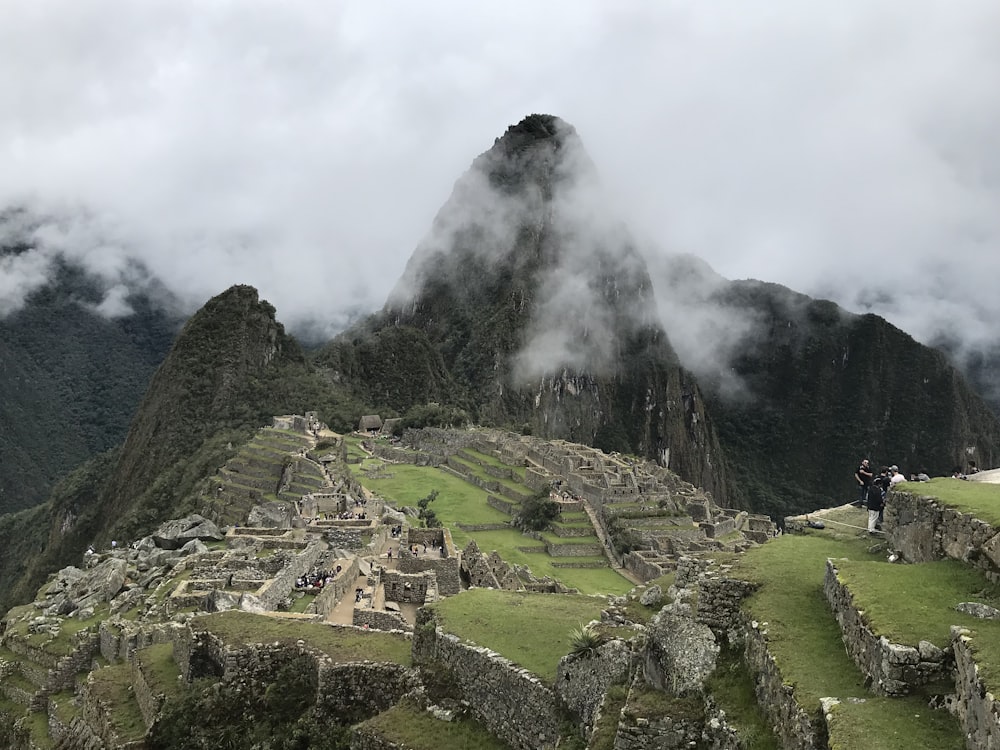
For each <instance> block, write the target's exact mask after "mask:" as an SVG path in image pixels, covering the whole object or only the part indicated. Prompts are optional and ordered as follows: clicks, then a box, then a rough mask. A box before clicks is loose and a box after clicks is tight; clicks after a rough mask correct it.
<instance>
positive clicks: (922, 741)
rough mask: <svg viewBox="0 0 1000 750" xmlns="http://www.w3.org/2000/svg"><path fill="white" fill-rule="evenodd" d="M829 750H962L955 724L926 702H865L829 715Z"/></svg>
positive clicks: (914, 699) (844, 705) (836, 709)
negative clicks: (858, 749) (862, 749)
mask: <svg viewBox="0 0 1000 750" xmlns="http://www.w3.org/2000/svg"><path fill="white" fill-rule="evenodd" d="M829 727H830V750H856V749H857V748H864V749H865V750H963V748H965V740H964V737H963V736H962V730H961V727H960V726H959V723H958V720H957V719H956V718H955V717H953V716H952V715H951V714H949V713H948V712H947V711H945V710H944V709H940V710H937V711H934V710H931V709H929V708H928V707H927V701H926V699H921V698H918V697H916V696H914V697H910V698H868V700H866V701H865V702H864V703H847V702H844V703H841V704H840V705H838V706H835V707H834V708H833V710H832V711H831V712H830V722H829Z"/></svg>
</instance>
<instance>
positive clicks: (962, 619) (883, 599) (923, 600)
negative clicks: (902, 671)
mask: <svg viewBox="0 0 1000 750" xmlns="http://www.w3.org/2000/svg"><path fill="white" fill-rule="evenodd" d="M834 564H835V565H836V566H837V570H838V572H839V574H840V580H841V581H842V582H843V583H844V584H845V585H846V586H847V588H848V590H849V591H850V592H851V595H852V596H853V597H854V604H855V606H856V607H857V608H858V609H860V610H864V612H865V616H866V619H867V621H868V623H869V625H871V627H872V630H873V631H874V632H875V633H877V634H878V635H884V636H885V637H886V638H888V639H889V640H890V641H893V642H894V643H903V644H907V645H910V646H916V645H917V644H918V643H919V642H920V641H921V640H928V641H930V642H931V643H933V644H935V645H936V646H937V647H938V648H946V647H947V646H948V644H949V642H950V641H951V626H952V625H962V626H964V627H969V628H972V627H976V626H977V625H978V624H979V623H981V622H982V620H980V619H977V618H975V617H972V616H970V615H965V614H962V613H961V612H956V611H955V605H956V604H958V603H959V602H965V601H975V602H982V603H985V604H989V605H991V606H994V607H995V606H997V605H998V604H1000V588H998V587H997V586H996V585H995V584H990V583H989V582H988V581H987V580H986V579H985V578H984V577H983V576H982V575H980V574H979V573H978V572H977V571H975V570H973V569H971V568H969V567H968V566H966V565H962V564H961V563H959V562H957V561H955V560H941V561H938V562H930V563H918V564H915V565H892V564H890V563H886V562H860V561H853V560H835V561H834ZM998 666H1000V665H998Z"/></svg>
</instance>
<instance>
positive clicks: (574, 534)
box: [552, 524, 594, 539]
mask: <svg viewBox="0 0 1000 750" xmlns="http://www.w3.org/2000/svg"><path fill="white" fill-rule="evenodd" d="M552 533H553V534H555V535H556V536H558V537H564V538H567V539H573V538H578V537H584V536H593V535H594V527H593V526H559V525H558V524H557V525H555V526H553V527H552Z"/></svg>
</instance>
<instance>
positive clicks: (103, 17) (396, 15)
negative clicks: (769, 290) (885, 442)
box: [0, 0, 1000, 350]
mask: <svg viewBox="0 0 1000 750" xmlns="http://www.w3.org/2000/svg"><path fill="white" fill-rule="evenodd" d="M8 6H9V7H6V8H5V9H4V23H3V24H0V47H2V48H3V49H4V55H3V56H2V57H0V101H3V102H4V104H5V108H4V110H5V111H4V117H3V118H0V207H3V206H11V205H22V206H26V207H28V208H30V209H31V211H32V212H33V214H34V215H36V216H40V217H48V218H47V219H46V221H48V225H47V226H46V227H42V228H39V229H38V231H37V232H36V235H35V238H34V241H35V250H33V251H31V252H27V253H21V254H20V255H17V256H13V257H11V256H7V257H5V258H4V259H3V261H0V262H2V263H3V267H2V268H0V272H2V273H0V314H3V313H5V312H9V311H10V310H12V309H15V308H16V307H17V306H18V305H19V304H21V301H22V300H23V298H24V295H25V294H26V293H27V292H28V291H30V289H31V288H33V287H35V286H37V285H38V284H40V283H43V282H42V279H44V278H45V276H46V274H47V273H48V272H49V271H50V269H51V261H52V259H53V258H54V257H56V256H57V255H59V254H65V255H67V256H69V257H71V258H72V259H74V260H75V261H76V262H79V263H82V264H84V265H85V266H87V267H88V268H90V269H91V270H93V271H94V272H95V273H98V274H100V275H101V277H102V278H104V279H105V280H106V287H107V289H108V290H109V295H110V296H109V298H108V301H107V302H106V304H107V308H108V309H113V308H115V299H118V300H121V299H122V296H121V291H120V288H121V285H125V286H129V285H131V284H133V283H136V278H137V276H136V273H135V268H136V267H137V264H141V265H142V266H144V267H145V268H147V269H148V271H149V273H150V274H151V275H152V276H153V277H155V278H157V279H160V280H162V282H163V284H164V285H165V286H166V287H167V288H168V289H169V290H171V291H172V292H173V293H175V294H176V295H178V296H179V298H180V299H181V300H182V302H183V304H184V305H185V306H186V307H187V309H189V310H192V309H194V308H195V307H196V306H198V305H200V304H201V303H202V302H204V301H205V300H206V299H207V298H208V297H209V296H211V295H213V294H217V293H218V292H220V291H221V290H223V289H225V288H226V287H228V286H230V285H231V284H234V283H251V284H254V285H255V286H257V287H258V288H259V289H260V290H261V292H262V295H263V296H264V297H265V298H267V299H268V300H269V301H271V302H272V303H273V304H275V306H276V307H277V308H278V315H279V317H280V318H281V319H282V320H283V321H284V322H286V323H287V324H289V325H290V327H291V328H292V329H293V330H302V331H304V330H309V331H312V332H313V333H314V334H315V335H323V334H329V333H331V332H332V331H334V330H336V329H337V328H339V327H341V326H343V325H344V324H345V322H346V321H348V320H350V319H351V318H352V317H355V316H357V315H358V313H359V311H362V310H372V309H375V308H377V307H379V306H381V304H382V303H383V302H384V300H385V299H386V296H387V295H388V293H389V292H390V290H391V289H392V288H393V287H394V285H395V284H396V282H397V280H398V279H399V278H400V277H401V275H402V274H403V270H404V267H405V264H406V261H407V258H408V257H409V255H410V254H411V252H412V251H413V249H414V248H415V247H416V246H417V243H418V241H419V239H420V238H421V237H424V236H425V235H426V234H427V231H428V227H429V226H430V224H431V218H432V217H433V216H434V215H435V212H436V211H437V209H438V207H439V206H440V205H441V204H442V203H443V202H444V201H445V200H446V199H447V197H448V195H449V194H450V192H451V189H452V185H453V183H454V181H455V179H456V178H457V177H458V176H459V175H461V174H462V173H463V172H464V171H465V170H466V169H467V167H468V164H469V162H470V160H471V158H472V157H473V156H474V155H475V154H477V153H480V152H482V151H484V150H485V149H486V148H487V147H488V146H489V145H490V144H491V143H492V140H493V138H494V137H496V136H497V135H499V134H500V133H501V132H502V131H503V129H504V127H505V126H506V125H508V124H510V123H514V122H517V121H518V120H520V119H521V117H523V116H524V115H526V114H528V113H530V112H551V113H553V114H556V115H559V116H561V117H563V118H564V119H565V120H567V121H568V122H570V123H571V124H573V125H574V126H575V127H576V129H577V130H578V132H579V133H580V135H581V137H582V139H583V142H584V144H585V146H586V148H587V150H588V151H589V153H590V155H591V157H592V158H593V160H594V162H595V164H596V165H597V169H598V171H599V172H600V174H601V177H602V179H603V182H604V186H605V189H606V196H605V200H607V202H608V203H609V204H612V207H613V209H614V211H615V212H617V213H619V214H620V215H622V216H624V217H625V220H626V223H627V224H628V226H629V229H630V230H631V231H632V232H633V233H634V234H636V235H637V236H638V237H639V238H640V241H641V244H642V245H643V246H644V247H645V246H651V247H659V248H662V249H663V251H664V252H671V253H673V252H687V253H692V254H694V255H697V256H699V257H702V258H704V259H705V260H706V261H707V262H708V263H709V264H710V265H711V266H712V267H713V268H715V269H716V270H717V271H718V272H719V273H721V274H722V275H723V276H725V277H727V278H744V277H753V278H760V279H764V280H769V281H775V282H778V283H781V284H785V285H787V286H789V287H792V288H793V289H796V290H799V291H802V292H804V293H807V294H811V295H814V296H821V297H828V298H831V299H833V300H835V301H837V302H839V303H840V304H842V305H844V306H845V307H846V308H848V309H849V310H853V311H857V312H861V311H868V310H870V311H872V312H876V313H878V314H882V315H885V316H886V317H888V318H889V319H890V320H891V321H892V322H893V323H895V324H896V325H898V326H900V327H902V328H904V329H905V330H907V331H909V332H910V333H912V334H913V335H914V336H916V337H917V338H918V339H920V340H922V341H931V340H933V339H934V338H935V337H937V336H940V335H941V334H942V333H946V334H948V335H950V336H958V337H960V338H961V340H962V341H963V342H964V346H965V348H966V349H971V350H974V349H975V348H976V347H980V346H986V345H988V344H989V343H990V342H996V340H997V338H998V335H997V333H996V327H995V323H994V321H995V320H997V319H1000V295H997V294H996V293H995V289H994V286H995V280H996V279H997V278H1000V253H998V252H997V248H998V247H1000V213H998V212H997V211H996V210H995V207H996V205H998V202H1000V201H998V199H1000V152H998V151H997V150H996V148H995V146H994V141H995V136H994V133H995V132H996V128H997V123H998V122H1000V97H997V96H996V93H995V92H996V91H998V90H1000V48H998V47H997V45H996V44H995V38H994V37H995V30H996V29H997V28H998V27H1000V26H998V24H1000V6H998V5H997V4H996V3H995V2H993V0H967V1H966V2H963V3H960V4H949V5H945V4H940V3H931V2H927V1H926V0H917V2H903V1H902V0H875V1H874V2H871V1H868V2H863V1H862V0H845V1H844V2H841V3H836V4H829V5H826V6H816V5H815V4H809V5H805V4H802V3H796V2H792V0H769V2H767V3H766V4H765V5H759V4H758V5H754V6H752V7H751V6H749V5H747V4H745V3H740V2H737V1H736V0H720V1H719V2H715V3H694V2H691V1H690V0H671V1H668V2H663V3H657V4H649V3H639V2H624V3H615V4H613V5H609V4H607V3H602V2H597V0H592V1H591V2H583V1H579V2H577V1H574V2H569V0H566V1H565V2H551V3H545V4H542V5H538V6H537V7H532V10H531V13H530V14H528V13H525V12H524V11H523V10H522V9H519V8H517V7H515V6H511V5H510V4H500V3H485V4H475V5H469V4H464V3H458V2H430V3H422V4H420V5H419V6H418V5H409V4H403V5H397V6H393V8H392V9H391V11H390V10H388V9H384V8H383V7H382V6H379V5H377V4H371V3H361V2H347V3H336V4H328V3H327V4H322V3H320V4H317V3H308V2H300V1H298V0H293V2H278V0H241V1H240V2H235V0H229V1H228V2H227V1H226V0H216V1H213V2H211V3H206V2H202V0H169V1H167V0H151V1H150V2H144V3H131V2H127V0H91V1H90V2H87V3H79V2H74V1H73V0H38V2H32V3H9V4H8ZM130 269H131V270H130ZM140 276H141V275H140ZM114 290H117V291H114ZM116 295H117V296H116ZM725 330H726V324H725V323H723V325H722V326H719V325H716V326H715V331H716V333H715V334H712V335H717V334H718V333H719V332H720V331H721V332H723V333H724V332H725ZM708 333H709V332H706V335H707V334H708Z"/></svg>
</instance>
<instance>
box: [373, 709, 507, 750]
mask: <svg viewBox="0 0 1000 750" xmlns="http://www.w3.org/2000/svg"><path fill="white" fill-rule="evenodd" d="M364 726H366V727H370V728H371V729H373V730H374V731H375V732H376V733H377V734H378V735H379V736H381V737H383V738H385V739H387V740H389V741H390V742H394V743H396V746H398V747H407V748H412V750H509V746H508V745H506V744H504V743H503V742H501V741H500V740H498V739H497V738H496V737H494V736H493V735H492V734H490V733H489V732H487V731H486V730H485V729H484V728H483V727H482V726H481V725H480V724H479V723H477V722H475V721H473V720H471V719H467V718H460V719H456V720H454V721H441V720H440V719H436V718H434V717H433V716H432V715H431V714H430V713H429V712H427V711H424V710H422V709H419V708H416V707H415V706H413V705H411V704H410V703H408V702H406V701H403V702H402V703H398V704H397V705H395V706H393V707H392V708H390V709H389V710H388V711H384V712H382V713H380V714H379V715H378V716H375V717H374V718H371V719H369V720H368V721H366V722H365V723H364Z"/></svg>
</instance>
